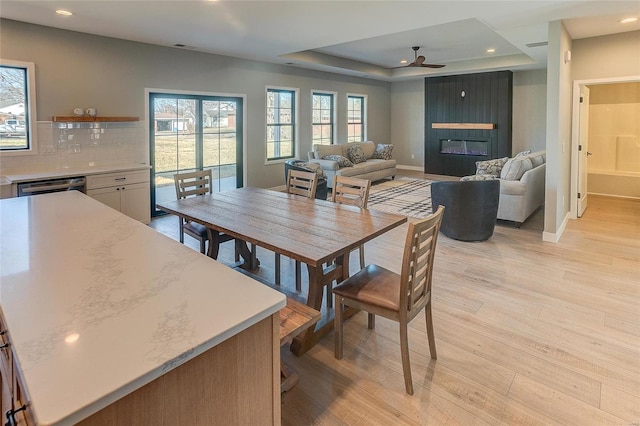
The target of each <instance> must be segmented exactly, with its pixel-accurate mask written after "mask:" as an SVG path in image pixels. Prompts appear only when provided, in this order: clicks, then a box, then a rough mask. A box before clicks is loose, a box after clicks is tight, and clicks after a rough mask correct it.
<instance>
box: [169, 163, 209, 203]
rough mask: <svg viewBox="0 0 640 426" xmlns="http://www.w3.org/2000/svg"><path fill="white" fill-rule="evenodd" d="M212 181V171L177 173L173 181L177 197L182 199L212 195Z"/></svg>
mask: <svg viewBox="0 0 640 426" xmlns="http://www.w3.org/2000/svg"><path fill="white" fill-rule="evenodd" d="M211 179H212V175H211V169H209V170H200V171H196V172H187V173H176V174H175V175H173V181H174V183H175V185H176V197H177V198H178V199H182V198H186V197H190V196H192V195H203V194H207V193H208V194H211V193H212V192H213V185H212V184H211Z"/></svg>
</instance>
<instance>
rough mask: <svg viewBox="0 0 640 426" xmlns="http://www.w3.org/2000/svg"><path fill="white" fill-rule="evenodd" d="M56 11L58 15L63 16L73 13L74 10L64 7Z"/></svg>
mask: <svg viewBox="0 0 640 426" xmlns="http://www.w3.org/2000/svg"><path fill="white" fill-rule="evenodd" d="M56 13H57V14H58V15H62V16H71V15H73V12H69V11H68V10H64V9H58V10H56Z"/></svg>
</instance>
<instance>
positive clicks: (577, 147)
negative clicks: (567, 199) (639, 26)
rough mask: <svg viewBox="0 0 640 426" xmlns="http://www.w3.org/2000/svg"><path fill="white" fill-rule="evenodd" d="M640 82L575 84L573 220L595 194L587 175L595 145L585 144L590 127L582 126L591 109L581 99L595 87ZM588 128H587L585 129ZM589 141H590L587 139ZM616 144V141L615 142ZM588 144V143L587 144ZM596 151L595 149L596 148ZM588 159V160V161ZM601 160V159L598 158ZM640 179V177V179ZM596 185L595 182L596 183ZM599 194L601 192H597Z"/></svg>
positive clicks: (613, 80) (637, 78)
mask: <svg viewBox="0 0 640 426" xmlns="http://www.w3.org/2000/svg"><path fill="white" fill-rule="evenodd" d="M633 82H640V76H631V77H619V78H608V79H593V80H576V81H574V83H573V113H572V123H573V124H572V143H571V152H572V155H571V194H570V195H571V204H570V211H569V213H570V217H571V218H572V219H577V218H579V217H580V216H581V214H582V212H583V211H584V208H586V203H584V201H585V197H586V195H587V193H588V192H593V191H591V190H590V189H589V188H590V187H592V186H593V185H592V186H590V185H589V179H588V176H589V174H590V173H587V169H588V165H587V164H588V162H589V161H592V160H594V157H593V156H591V157H587V152H589V153H590V152H591V151H592V149H591V148H589V146H592V147H593V145H594V144H593V143H592V144H591V145H586V146H585V145H584V144H585V132H588V126H581V125H580V123H581V122H582V123H585V121H586V122H587V123H588V122H589V121H590V120H591V118H590V117H589V111H590V108H581V105H582V104H581V102H580V98H581V95H583V94H584V93H585V92H586V90H585V89H588V88H589V87H591V88H593V87H594V86H602V85H611V84H617V83H633ZM581 109H582V113H583V114H584V113H586V116H585V115H583V116H581V115H580V113H581ZM585 127H586V128H585ZM587 141H588V139H587ZM614 142H615V141H614ZM587 143H588V142H587ZM615 149H616V148H615V146H611V147H610V148H607V150H613V151H615ZM594 150H595V147H594ZM614 154H615V152H614V153H612V152H608V153H607V155H610V156H613V155H614ZM595 155H598V156H602V155H603V153H599V152H597V151H596V153H595ZM587 158H588V159H587ZM598 160H600V158H598ZM639 178H640V177H639ZM594 183H595V182H594ZM596 192H599V191H596Z"/></svg>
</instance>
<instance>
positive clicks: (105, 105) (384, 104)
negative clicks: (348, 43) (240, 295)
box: [0, 20, 391, 187]
mask: <svg viewBox="0 0 640 426" xmlns="http://www.w3.org/2000/svg"><path fill="white" fill-rule="evenodd" d="M0 52H1V54H2V57H3V58H4V59H12V60H18V61H25V62H34V63H35V64H36V87H37V119H38V120H39V121H46V120H50V119H51V116H53V115H71V113H72V111H73V108H74V107H83V108H87V107H90V106H91V107H95V108H97V110H98V112H99V115H103V116H109V115H119V116H127V115H128V116H139V117H141V119H144V114H145V105H146V103H147V99H146V98H145V88H154V89H167V90H180V91H196V92H212V93H223V94H237V95H246V97H247V98H246V99H247V101H246V104H245V106H244V107H245V110H246V116H247V122H246V123H245V128H246V144H247V147H248V149H247V153H246V154H247V164H246V172H247V181H246V184H248V185H253V186H259V187H270V186H276V185H280V184H282V180H283V165H282V164H281V163H276V164H268V165H267V164H265V154H264V153H265V88H266V86H284V87H292V88H298V89H300V99H299V102H298V106H299V110H298V111H299V114H298V124H299V133H298V135H299V146H298V155H297V157H298V158H306V156H307V151H309V150H310V149H311V114H310V105H311V91H312V90H326V91H333V92H337V94H338V95H337V124H338V142H344V141H345V140H346V96H347V93H357V94H364V95H367V96H368V104H367V106H368V132H367V133H368V139H370V140H373V141H376V142H381V143H387V142H389V141H390V139H391V130H390V129H391V126H390V121H391V113H390V105H391V94H390V92H391V90H390V87H391V85H390V83H387V82H379V81H374V80H368V79H362V78H356V77H349V76H341V75H337V74H331V73H325V72H317V71H310V70H304V69H300V68H294V67H289V66H285V65H276V64H269V63H265V62H257V61H248V60H243V59H236V58H231V57H227V56H219V55H212V54H206V53H200V52H194V51H188V50H181V49H176V48H170V47H161V46H155V45H149V44H143V43H136V42H130V41H124V40H119V39H113V38H107V37H100V36H94V35H89V34H83V33H78V32H71V31H63V30H58V29H54V28H49V27H44V26H38V25H31V24H25V23H21V22H16V21H9V20H2V21H1V24H0ZM145 143H148V141H145ZM10 161H12V160H11V158H4V159H3V164H5V165H6V164H8V163H7V162H10Z"/></svg>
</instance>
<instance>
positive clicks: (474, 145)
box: [440, 139, 489, 157]
mask: <svg viewBox="0 0 640 426" xmlns="http://www.w3.org/2000/svg"><path fill="white" fill-rule="evenodd" d="M488 147H489V143H488V142H487V141H468V140H463V139H441V140H440V153H441V154H454V155H473V156H485V157H486V156H487V155H489V151H488Z"/></svg>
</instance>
